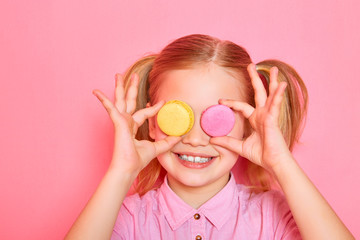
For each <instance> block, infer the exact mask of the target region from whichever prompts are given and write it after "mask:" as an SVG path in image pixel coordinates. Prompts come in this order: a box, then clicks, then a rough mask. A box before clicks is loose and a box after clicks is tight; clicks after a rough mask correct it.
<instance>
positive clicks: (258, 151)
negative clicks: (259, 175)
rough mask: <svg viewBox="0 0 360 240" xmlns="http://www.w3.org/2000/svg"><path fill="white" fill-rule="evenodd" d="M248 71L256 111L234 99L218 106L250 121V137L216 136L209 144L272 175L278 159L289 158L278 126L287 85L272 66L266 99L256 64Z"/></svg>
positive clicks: (250, 66)
mask: <svg viewBox="0 0 360 240" xmlns="http://www.w3.org/2000/svg"><path fill="white" fill-rule="evenodd" d="M247 69H248V72H249V74H250V77H251V82H252V85H253V88H254V91H255V105H256V108H254V107H252V106H251V105H249V104H248V103H245V102H239V101H235V100H223V99H220V100H219V103H220V104H223V105H226V106H228V107H230V108H232V109H233V110H235V111H240V112H241V113H242V114H243V115H244V116H245V118H247V119H248V120H249V122H250V125H251V127H252V133H251V135H250V136H248V137H247V138H246V139H243V140H239V139H236V138H233V137H228V136H224V137H217V138H212V139H211V140H210V142H211V143H212V144H215V145H219V146H222V147H225V148H227V149H230V150H231V151H233V152H236V153H238V154H239V155H241V156H242V157H245V158H247V159H248V160H250V161H252V162H253V163H255V164H257V165H260V166H262V167H264V168H265V169H267V170H269V171H270V172H272V169H274V167H275V166H276V165H277V164H278V163H279V162H280V161H281V160H283V159H286V157H289V156H291V153H290V150H289V148H288V146H287V144H286V142H285V139H284V137H283V135H282V132H281V130H280V127H279V123H278V121H279V113H280V106H281V101H282V99H283V95H284V91H285V88H286V86H287V84H286V83H285V82H281V83H279V82H278V81H277V75H278V69H277V68H276V67H272V68H271V69H270V84H269V96H267V93H266V90H265V88H264V85H263V83H262V81H261V79H260V77H259V75H258V73H257V71H256V69H255V65H254V64H249V66H248V68H247ZM284 157H285V158H284Z"/></svg>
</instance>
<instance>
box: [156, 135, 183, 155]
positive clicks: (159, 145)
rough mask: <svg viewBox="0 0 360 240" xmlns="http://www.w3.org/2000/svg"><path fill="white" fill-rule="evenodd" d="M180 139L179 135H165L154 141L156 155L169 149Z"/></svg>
mask: <svg viewBox="0 0 360 240" xmlns="http://www.w3.org/2000/svg"><path fill="white" fill-rule="evenodd" d="M180 139H181V137H174V136H167V137H166V138H165V139H163V140H159V141H156V142H154V147H155V154H156V156H157V155H159V154H161V153H164V152H166V151H168V150H169V149H171V148H172V147H173V146H174V145H175V144H177V143H178V142H179V141H180Z"/></svg>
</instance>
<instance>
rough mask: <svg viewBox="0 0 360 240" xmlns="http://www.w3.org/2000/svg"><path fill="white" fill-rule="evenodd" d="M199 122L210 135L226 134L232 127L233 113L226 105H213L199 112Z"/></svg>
mask: <svg viewBox="0 0 360 240" xmlns="http://www.w3.org/2000/svg"><path fill="white" fill-rule="evenodd" d="M200 124H201V128H202V129H203V130H204V132H205V133H206V134H207V135H209V136H211V137H221V136H226V135H228V134H229V133H230V132H231V130H232V129H233V127H234V124H235V114H234V112H233V111H232V110H231V109H230V108H229V107H228V106H225V105H220V104H218V105H213V106H210V107H208V108H207V109H206V110H205V111H204V112H203V113H202V114H201V119H200Z"/></svg>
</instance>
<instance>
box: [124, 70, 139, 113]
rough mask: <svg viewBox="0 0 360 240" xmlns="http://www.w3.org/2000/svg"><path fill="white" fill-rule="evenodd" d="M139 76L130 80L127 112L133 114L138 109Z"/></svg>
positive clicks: (127, 94)
mask: <svg viewBox="0 0 360 240" xmlns="http://www.w3.org/2000/svg"><path fill="white" fill-rule="evenodd" d="M138 86H139V76H138V75H137V74H135V73H134V74H133V75H132V77H131V80H130V86H129V88H128V90H127V93H126V112H127V113H129V114H133V113H134V112H135V109H136V97H137V94H138Z"/></svg>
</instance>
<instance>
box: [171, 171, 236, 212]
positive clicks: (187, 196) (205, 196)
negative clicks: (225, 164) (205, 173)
mask: <svg viewBox="0 0 360 240" xmlns="http://www.w3.org/2000/svg"><path fill="white" fill-rule="evenodd" d="M167 178H168V184H169V187H170V188H171V189H172V190H173V191H174V192H175V193H176V195H178V196H179V197H180V198H181V199H182V200H183V201H184V202H186V203H187V204H188V205H190V206H191V207H193V208H195V209H198V208H199V207H200V206H201V205H203V204H204V203H205V202H207V201H208V200H209V199H211V198H212V197H213V196H215V195H216V194H217V193H218V192H220V191H221V189H223V188H224V187H225V185H226V184H227V183H228V181H229V179H230V173H229V174H226V175H224V176H223V177H221V178H220V179H218V180H217V181H215V182H213V183H210V184H207V185H205V186H196V187H193V186H186V185H184V184H182V183H181V182H179V181H177V180H176V179H174V178H173V177H172V176H170V175H168V177H167Z"/></svg>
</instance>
